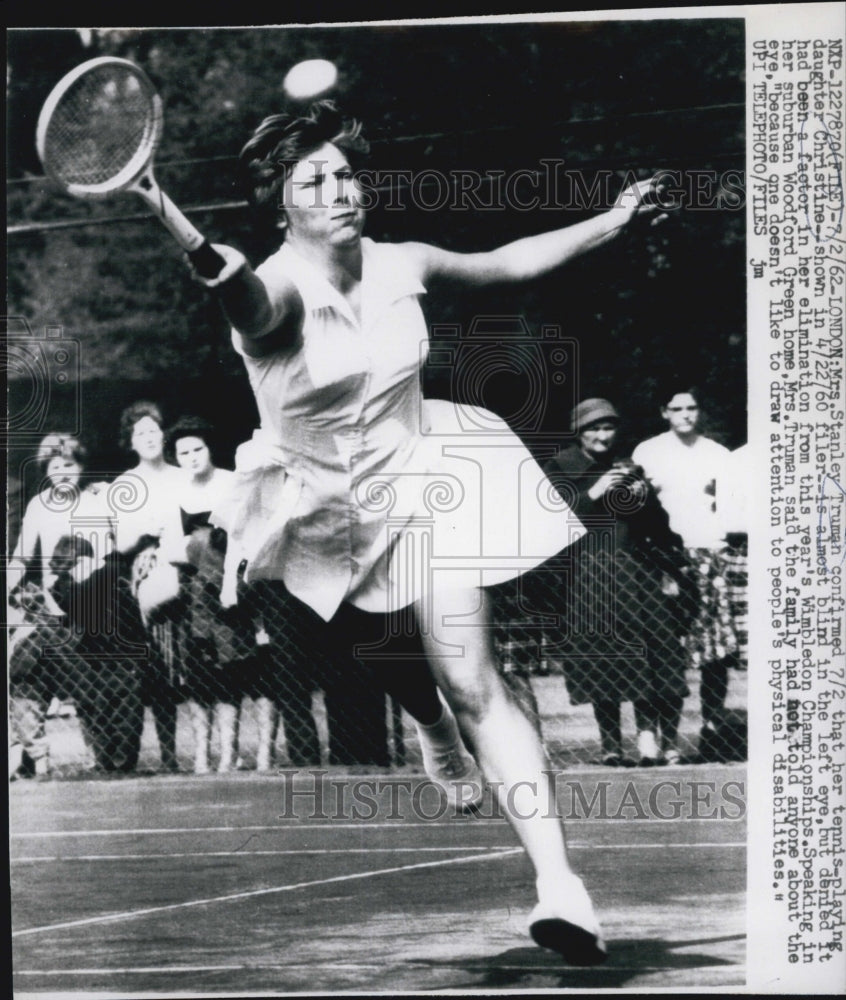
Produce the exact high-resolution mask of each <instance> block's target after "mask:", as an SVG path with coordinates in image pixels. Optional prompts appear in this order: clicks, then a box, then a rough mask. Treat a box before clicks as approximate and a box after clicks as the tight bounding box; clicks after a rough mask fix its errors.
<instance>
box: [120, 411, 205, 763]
mask: <svg viewBox="0 0 846 1000" xmlns="http://www.w3.org/2000/svg"><path fill="white" fill-rule="evenodd" d="M163 426H164V420H163V417H162V412H161V410H160V409H159V407H158V406H157V405H156V404H155V403H151V402H149V401H146V400H143V401H140V402H137V403H133V404H132V405H131V406H129V407H127V408H126V409H125V410H124V411H123V413H122V414H121V418H120V444H121V447H122V448H123V449H124V450H126V451H130V452H133V453H134V454H135V456H136V458H137V462H136V464H135V465H134V466H132V467H131V468H130V469H128V470H127V471H126V472H124V473H123V474H122V475H120V476H118V478H117V479H116V480H115V482H114V483H113V484H112V491H113V493H114V495H115V497H116V498H117V499H119V501H120V509H121V513H120V516H119V517H118V519H117V547H118V550H119V551H120V552H121V553H127V552H129V551H132V552H133V553H134V558H133V563H132V568H131V571H130V572H131V577H132V588H133V592H134V593H135V595H136V596H137V598H138V602H139V607H140V608H141V612H142V617H143V620H144V623H145V626H146V628H147V634H148V640H149V656H148V658H147V661H146V663H145V664H144V668H143V678H142V688H143V697H144V703H145V704H146V705H149V706H150V709H151V710H152V713H153V719H154V721H155V726H156V735H157V736H158V740H159V750H160V754H161V763H162V767H163V768H164V769H165V770H166V771H178V770H179V764H178V761H177V757H176V719H177V706H178V705H179V702H180V701H181V700H182V694H181V671H182V664H181V662H180V656H179V641H180V636H179V629H180V628H181V626H182V618H183V616H184V604H183V601H182V595H181V593H180V588H179V574H178V571H177V569H176V566H175V565H174V564H175V563H176V562H177V561H179V560H180V559H181V558H183V556H184V551H183V550H182V549H181V546H180V542H181V539H182V529H181V525H180V522H179V504H178V501H177V496H178V494H179V492H180V491H181V490H182V489H183V488H184V485H185V482H186V478H187V477H186V475H185V473H184V472H183V471H182V469H179V468H177V467H176V466H174V465H171V464H169V463H168V462H167V461H166V459H165V454H164V430H163Z"/></svg>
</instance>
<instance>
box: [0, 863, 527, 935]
mask: <svg viewBox="0 0 846 1000" xmlns="http://www.w3.org/2000/svg"><path fill="white" fill-rule="evenodd" d="M522 853H523V848H522V847H510V848H508V850H505V851H485V853H484V854H471V855H470V856H469V857H463V858H445V859H442V860H441V861H420V862H418V863H417V864H415V865H397V866H395V867H393V868H380V869H377V870H376V871H372V872H353V873H352V874H349V875H335V876H333V877H332V878H320V879H314V880H312V881H310V882H295V883H293V884H291V885H277V886H273V887H272V888H270V889H250V890H249V891H248V892H234V893H230V894H229V895H226V896H210V897H208V898H206V899H189V900H186V901H185V902H183V903H168V904H166V905H164V906H147V907H144V909H141V910H124V911H123V912H120V913H104V914H103V915H102V916H99V917H84V918H83V919H81V920H65V921H63V922H62V923H59V924H47V925H45V926H44V927H27V928H25V929H24V930H20V931H13V932H12V937H25V936H28V935H30V934H41V933H43V932H44V931H58V930H66V929H67V928H69V927H88V926H90V925H91V924H105V923H110V922H112V921H116V920H133V919H135V918H136V917H144V916H148V915H149V914H151V913H165V912H166V911H168V910H184V909H188V908H189V907H192V906H207V905H209V904H211V903H229V902H232V901H233V900H236V899H251V898H254V897H256V896H269V895H273V894H274V893H278V892H292V891H293V890H294V889H310V888H312V887H313V886H316V885H330V884H331V883H333V882H353V881H356V880H357V879H365V878H375V877H376V876H377V875H394V874H396V873H398V872H408V871H415V870H416V869H420V868H439V867H441V866H443V865H455V864H466V863H467V862H469V861H489V860H491V859H495V858H502V857H505V856H506V855H508V854H522Z"/></svg>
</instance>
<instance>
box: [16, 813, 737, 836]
mask: <svg viewBox="0 0 846 1000" xmlns="http://www.w3.org/2000/svg"><path fill="white" fill-rule="evenodd" d="M741 818H742V817H738V819H734V818H732V817H729V816H725V817H721V818H714V817H711V816H685V817H684V818H679V819H672V818H670V817H667V818H666V819H663V818H661V817H655V818H653V817H650V818H649V819H628V818H627V817H625V816H623V817H621V818H620V819H612V818H611V817H605V818H600V819H590V818H584V819H580V818H575V819H574V818H572V817H570V818H568V817H567V816H562V817H559V819H561V820H562V822H564V823H569V824H577V823H579V824H581V823H612V824H617V825H619V824H625V825H626V826H634V825H635V824H636V823H655V824H663V825H666V824H668V823H683V824H684V825H685V826H689V825H690V824H691V823H714V822H727V823H734V822H739V821H740V819H741ZM506 823H507V821H506V819H505V817H504V816H503V817H502V818H501V819H482V818H480V817H478V816H467V817H458V818H457V819H453V820H447V821H441V820H424V821H422V822H419V823H417V822H415V823H408V822H405V821H403V820H395V821H393V822H387V823H372V822H371V821H370V820H360V821H359V822H357V823H336V822H334V821H333V820H331V819H330V820H326V821H325V822H323V823H301V822H299V821H297V820H296V819H292V820H289V821H287V822H281V821H280V823H279V824H277V825H275V826H163V827H136V828H134V829H129V830H122V829H120V830H119V829H114V830H31V831H20V832H17V833H10V834H9V837H10V839H12V840H26V839H27V838H29V837H32V838H48V837H141V836H147V835H151V836H152V835H157V834H160V833H240V832H253V831H264V830H274V831H276V832H280V831H282V830H288V829H292V830H418V829H423V830H430V829H437V828H438V827H452V828H456V827H457V826H458V825H460V824H467V825H470V826H473V827H479V826H504V825H506Z"/></svg>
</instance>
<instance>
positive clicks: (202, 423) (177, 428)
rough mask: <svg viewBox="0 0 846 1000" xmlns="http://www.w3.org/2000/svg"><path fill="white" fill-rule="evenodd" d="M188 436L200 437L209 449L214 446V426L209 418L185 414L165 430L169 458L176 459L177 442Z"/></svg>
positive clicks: (166, 450) (166, 451)
mask: <svg viewBox="0 0 846 1000" xmlns="http://www.w3.org/2000/svg"><path fill="white" fill-rule="evenodd" d="M187 437H195V438H200V440H202V441H203V442H204V443H205V445H206V447H207V448H208V449H209V451H212V450H213V448H214V444H215V440H214V427H212V425H211V424H210V423H209V422H208V420H204V419H203V418H202V417H195V416H184V417H180V418H179V420H177V421H176V423H175V424H173V425H172V426H171V427H169V428H168V429H167V431H166V432H165V454H166V456H167V458H168V459H173V460H175V459H176V442H177V441H179V440H180V439H181V438H187Z"/></svg>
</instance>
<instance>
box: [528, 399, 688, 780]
mask: <svg viewBox="0 0 846 1000" xmlns="http://www.w3.org/2000/svg"><path fill="white" fill-rule="evenodd" d="M571 429H572V430H573V432H575V433H576V434H577V435H578V439H577V441H576V442H574V443H573V444H571V445H568V446H567V447H565V448H563V449H561V450H560V451H559V452H558V454H557V455H555V456H554V458H552V459H550V461H549V462H548V463H547V465H546V470H545V471H546V473H547V475H548V476H549V478H550V481H551V482H552V484H553V486H555V488H556V489H557V490H558V492H559V494H560V495H561V497H562V499H564V500H565V501H566V502H567V503H568V504H569V505H570V506H572V507H573V509H574V510H575V511H576V513H577V514H578V516H579V519H580V520H581V521H582V523H583V524H584V526H585V527H586V528H587V531H588V533H587V535H585V536H584V537H583V538H581V539H579V541H577V542H576V543H575V545H573V546H572V547H571V548H570V549H569V550H568V555H569V562H570V566H571V567H572V576H571V578H570V579H569V580H568V581H567V583H566V584H565V585H564V586H562V588H561V595H560V599H561V601H562V605H563V606H562V607H560V608H559V613H560V614H561V618H562V622H563V628H564V634H563V641H562V642H561V646H560V649H561V651H562V655H563V660H564V669H565V677H566V682H567V689H568V692H569V695H570V700H571V701H572V702H573V703H574V704H577V705H578V704H584V703H586V702H589V703H590V704H591V705H592V707H593V711H594V715H595V716H596V722H597V725H598V727H599V735H600V747H601V750H600V752H601V761H602V763H603V764H606V765H610V766H619V765H621V764H622V763H623V762H624V758H623V745H622V734H621V720H620V706H621V703H622V702H624V701H631V702H632V703H633V706H634V716H635V724H636V727H637V748H638V755H639V763H640V764H641V765H651V764H657V763H677V762H678V760H679V759H680V758H679V750H678V747H677V744H676V741H677V736H678V728H679V722H680V720H681V712H682V702H683V699H684V697H685V695H686V694H687V693H688V690H687V686H686V684H685V677H684V671H685V663H684V655H683V649H682V644H681V637H680V635H679V628H678V625H677V617H676V615H675V614H674V611H675V608H674V607H673V604H672V599H671V597H670V596H669V595H668V593H667V592H668V591H670V592H672V593H678V592H679V591H680V589H681V587H682V586H683V583H684V563H685V560H684V555H683V552H682V548H681V539H680V538H679V537H678V536H677V535H675V534H674V533H673V532H671V530H670V527H669V523H668V519H667V515H666V513H665V511H664V509H663V508H662V507H661V504H660V503H659V502H658V499H657V497H656V495H655V493H654V491H653V490H652V489H651V488H650V487H649V485H648V484H647V483H646V481H645V480H644V479H643V477H642V475H641V474H640V470H639V469H638V468H637V467H636V466H634V465H633V463H632V462H631V461H629V460H626V459H625V458H623V457H622V456H621V454H620V448H619V432H620V415H619V413H618V412H617V409H616V407H615V406H614V405H613V404H612V403H610V402H609V401H608V400H606V399H585V400H583V401H582V402H580V403H579V404H578V406H576V407H575V409H574V410H573V413H572V415H571Z"/></svg>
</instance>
